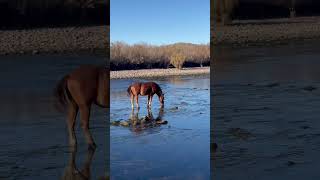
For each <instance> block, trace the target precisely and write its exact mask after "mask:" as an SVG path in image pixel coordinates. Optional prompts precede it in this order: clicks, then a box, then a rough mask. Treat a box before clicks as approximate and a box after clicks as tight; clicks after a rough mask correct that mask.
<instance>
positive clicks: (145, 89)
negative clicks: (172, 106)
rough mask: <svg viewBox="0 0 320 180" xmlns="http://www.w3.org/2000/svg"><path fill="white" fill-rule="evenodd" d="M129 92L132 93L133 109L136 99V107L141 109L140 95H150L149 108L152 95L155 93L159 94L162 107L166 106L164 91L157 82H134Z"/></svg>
mask: <svg viewBox="0 0 320 180" xmlns="http://www.w3.org/2000/svg"><path fill="white" fill-rule="evenodd" d="M127 92H128V94H129V95H130V99H131V107H132V109H133V108H134V105H133V101H134V99H135V100H136V107H137V108H138V109H139V97H138V96H139V95H141V96H146V95H148V105H147V107H148V108H150V107H151V103H152V97H153V95H154V94H157V95H158V97H159V102H160V105H161V107H163V106H164V93H163V92H162V90H161V88H160V86H159V85H158V84H157V83H155V82H145V83H139V82H136V83H133V84H131V85H130V86H129V87H128V89H127Z"/></svg>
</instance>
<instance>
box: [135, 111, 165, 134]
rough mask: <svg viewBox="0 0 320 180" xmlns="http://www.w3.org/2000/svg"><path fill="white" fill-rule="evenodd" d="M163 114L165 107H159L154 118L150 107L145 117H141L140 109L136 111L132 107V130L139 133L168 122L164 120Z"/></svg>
mask: <svg viewBox="0 0 320 180" xmlns="http://www.w3.org/2000/svg"><path fill="white" fill-rule="evenodd" d="M163 116H164V110H163V108H160V109H159V113H158V116H157V117H156V118H154V116H153V114H152V111H151V109H150V108H148V114H147V115H146V116H145V117H143V118H139V109H138V110H137V111H134V109H132V111H131V114H130V117H129V122H130V130H131V131H133V132H135V133H137V134H139V133H141V132H142V131H143V130H145V129H148V128H153V127H157V126H160V125H161V124H167V123H168V122H167V121H165V120H163Z"/></svg>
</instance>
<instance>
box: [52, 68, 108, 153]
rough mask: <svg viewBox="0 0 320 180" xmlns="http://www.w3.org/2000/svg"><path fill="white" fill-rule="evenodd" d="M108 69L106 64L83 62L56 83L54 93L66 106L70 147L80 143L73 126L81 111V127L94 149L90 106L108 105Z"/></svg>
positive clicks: (90, 146)
mask: <svg viewBox="0 0 320 180" xmlns="http://www.w3.org/2000/svg"><path fill="white" fill-rule="evenodd" d="M109 76H110V75H109V71H108V70H107V69H106V68H104V67H97V66H93V65H82V66H80V67H79V68H77V69H76V70H74V71H72V72H71V73H70V74H68V75H66V76H64V77H63V78H62V79H61V80H60V81H59V83H58V84H57V86H56V89H55V96H56V98H57V99H58V100H59V102H60V105H63V106H67V111H68V116H67V125H68V133H69V143H70V146H72V147H75V146H76V144H77V140H76V136H75V131H74V126H75V121H76V117H77V114H78V111H80V120H81V127H82V129H83V132H84V135H85V138H86V141H87V143H88V145H89V148H92V149H95V147H96V144H95V143H94V141H93V138H92V136H91V133H90V131H89V118H90V110H91V105H92V104H96V105H98V106H100V107H103V108H109V107H110V106H109V101H110V100H109V84H110V82H109Z"/></svg>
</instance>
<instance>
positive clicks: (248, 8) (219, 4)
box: [211, 0, 320, 24]
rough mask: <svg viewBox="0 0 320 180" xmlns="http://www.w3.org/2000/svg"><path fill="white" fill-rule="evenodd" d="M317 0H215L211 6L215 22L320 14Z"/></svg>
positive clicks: (225, 22) (226, 22)
mask: <svg viewBox="0 0 320 180" xmlns="http://www.w3.org/2000/svg"><path fill="white" fill-rule="evenodd" d="M319 6H320V1H318V0H215V1H213V2H212V6H211V8H214V15H215V19H216V20H217V22H221V23H222V24H229V23H230V22H231V20H232V19H264V18H279V17H295V16H312V15H320V9H319Z"/></svg>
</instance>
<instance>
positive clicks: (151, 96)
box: [150, 95, 153, 107]
mask: <svg viewBox="0 0 320 180" xmlns="http://www.w3.org/2000/svg"><path fill="white" fill-rule="evenodd" d="M152 98H153V95H150V107H151V104H152Z"/></svg>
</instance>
